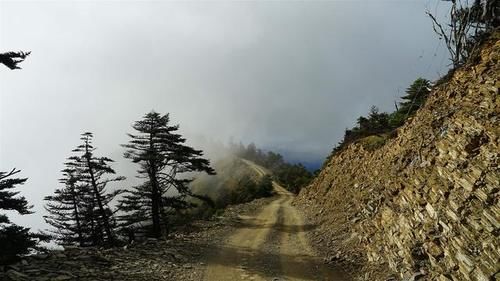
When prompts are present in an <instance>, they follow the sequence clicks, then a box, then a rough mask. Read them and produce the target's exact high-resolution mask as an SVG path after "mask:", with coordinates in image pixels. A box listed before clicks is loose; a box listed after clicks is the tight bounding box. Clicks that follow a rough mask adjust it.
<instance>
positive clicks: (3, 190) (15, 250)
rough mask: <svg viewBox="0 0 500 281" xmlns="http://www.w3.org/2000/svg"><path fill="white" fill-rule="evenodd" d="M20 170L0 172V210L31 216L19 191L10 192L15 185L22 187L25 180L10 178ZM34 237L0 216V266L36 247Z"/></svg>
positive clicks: (26, 230) (26, 229) (24, 229)
mask: <svg viewBox="0 0 500 281" xmlns="http://www.w3.org/2000/svg"><path fill="white" fill-rule="evenodd" d="M19 172H20V170H16V169H12V170H11V171H10V172H0V210H11V211H16V212H17V213H19V214H21V215H27V214H31V213H32V212H31V211H30V209H31V208H32V206H30V205H28V201H27V200H26V198H25V197H23V196H18V195H19V191H10V189H13V188H15V187H16V186H17V185H22V184H24V183H25V182H26V180H27V178H11V176H13V175H15V174H17V173H19ZM35 238H36V235H34V234H32V233H30V232H29V228H26V227H22V226H18V225H15V224H13V223H11V222H10V220H9V218H8V217H7V215H5V214H0V264H5V263H8V262H11V261H13V260H15V259H16V258H17V257H18V256H19V255H23V254H27V253H28V252H29V250H30V249H31V248H33V247H35V246H36V244H37V241H36V239H35Z"/></svg>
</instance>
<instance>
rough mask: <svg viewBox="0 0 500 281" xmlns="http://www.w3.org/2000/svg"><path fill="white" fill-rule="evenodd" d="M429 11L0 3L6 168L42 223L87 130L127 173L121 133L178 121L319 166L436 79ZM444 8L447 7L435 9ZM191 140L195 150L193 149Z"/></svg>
mask: <svg viewBox="0 0 500 281" xmlns="http://www.w3.org/2000/svg"><path fill="white" fill-rule="evenodd" d="M445 6H446V3H443V2H438V1H433V0H428V1H406V0H405V1H330V2H328V1H321V2H311V1H304V2H288V1H273V2H264V1H261V2H208V1H206V2H198V1H191V2H161V1H155V2H146V1H134V2H115V1H113V2H101V1H95V2H94V1H93V2H86V1H79V2H69V1H60V2H39V1H37V2H22V1H13V2H5V1H0V52H2V51H15V50H29V51H32V55H31V56H29V57H28V58H27V60H26V61H25V62H24V63H22V65H21V66H22V67H23V69H22V70H16V71H11V70H9V69H7V68H6V67H3V65H0V169H1V170H9V169H11V168H12V167H17V168H19V169H22V174H21V175H22V176H26V177H29V181H28V182H27V183H26V184H25V186H24V187H23V188H22V192H23V194H24V195H26V197H27V198H28V199H29V201H30V202H31V203H32V204H34V205H35V211H37V212H38V213H36V214H34V215H30V216H24V217H22V218H16V221H18V222H21V223H23V224H27V225H32V226H34V227H39V226H40V225H41V215H42V214H43V213H41V210H42V209H43V203H42V198H43V197H44V196H45V195H48V194H51V193H52V192H53V190H54V189H55V188H56V187H57V186H58V185H57V179H58V178H59V177H60V172H59V171H60V170H61V169H62V168H63V166H62V163H63V162H64V161H65V158H66V157H68V156H69V155H70V151H71V149H73V148H74V147H75V146H76V145H78V144H79V134H80V133H81V132H83V131H92V132H94V134H95V144H96V146H97V147H98V151H97V152H98V154H101V155H107V156H111V157H112V158H114V159H115V160H117V161H118V162H119V163H117V165H115V167H116V170H117V172H118V173H119V174H120V175H125V176H128V177H130V178H132V177H133V176H134V174H133V170H134V167H132V166H130V165H128V164H127V163H128V162H126V161H125V160H123V158H122V154H123V149H122V148H121V147H120V146H119V144H122V143H125V142H126V141H127V137H126V135H125V133H126V132H131V128H130V125H131V123H132V122H133V121H134V120H137V119H139V118H140V117H142V116H143V115H144V113H146V112H148V111H150V110H152V109H154V110H156V111H158V112H161V113H167V112H170V113H171V116H172V119H173V121H174V122H175V123H180V125H181V130H182V132H183V133H184V134H185V135H186V136H187V137H188V138H189V139H191V140H197V139H199V138H203V137H204V138H207V139H212V140H216V141H223V142H227V140H229V138H231V137H232V138H233V139H234V140H236V141H239V140H241V141H243V142H245V143H248V142H251V141H253V142H255V143H256V144H257V145H258V146H259V147H262V148H267V149H274V150H277V151H281V152H286V156H287V157H288V158H289V159H292V160H302V161H307V162H321V161H322V160H323V159H324V157H326V156H327V154H328V153H329V151H330V150H331V149H332V148H333V146H334V145H335V144H336V143H337V142H338V141H339V140H340V138H341V137H342V135H343V132H344V129H345V128H346V127H351V126H352V125H353V124H354V122H355V120H356V118H357V117H358V116H359V115H362V114H365V113H366V112H367V111H368V110H369V108H370V106H371V105H376V106H378V107H379V108H380V109H382V110H393V108H394V100H396V99H397V97H398V96H401V95H402V94H403V92H404V89H405V88H406V87H407V86H408V85H409V84H410V83H411V82H412V81H413V80H414V79H415V78H417V77H419V76H422V77H425V78H429V79H435V78H437V77H438V75H439V73H440V74H443V73H444V72H445V71H446V69H447V65H448V61H447V58H446V50H445V48H444V46H443V44H442V43H440V41H439V40H438V39H437V36H436V35H435V34H434V33H433V31H432V26H431V22H430V20H429V19H428V18H427V17H426V15H425V13H424V12H425V10H426V9H430V10H431V11H434V10H435V9H438V11H440V10H441V11H445V8H446V7H445ZM439 9H440V10H439ZM192 143H196V141H192Z"/></svg>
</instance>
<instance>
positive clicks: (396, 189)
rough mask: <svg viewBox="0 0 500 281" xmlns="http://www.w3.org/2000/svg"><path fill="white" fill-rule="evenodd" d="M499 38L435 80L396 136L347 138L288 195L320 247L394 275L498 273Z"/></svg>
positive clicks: (476, 276) (475, 276) (488, 276)
mask: <svg viewBox="0 0 500 281" xmlns="http://www.w3.org/2000/svg"><path fill="white" fill-rule="evenodd" d="M499 39H500V34H499V33H496V34H494V35H493V36H492V37H491V39H490V40H489V41H488V42H487V43H486V44H485V46H483V48H482V50H481V53H480V56H479V58H478V61H477V63H475V64H474V65H469V66H466V67H463V68H461V69H459V70H457V71H456V72H455V73H454V74H453V75H452V77H451V79H450V80H449V81H448V82H446V83H442V84H440V85H438V86H435V87H434V90H433V92H432V93H431V95H430V97H429V99H428V101H427V103H426V105H425V106H424V107H423V108H422V109H420V110H419V112H418V113H417V114H416V115H415V116H414V117H413V118H412V119H411V120H409V121H408V122H407V124H406V125H404V126H403V127H402V128H400V129H398V132H397V137H395V138H393V139H391V140H390V141H388V142H387V143H386V144H385V145H384V146H383V147H381V148H380V149H378V150H376V151H367V150H365V149H364V148H363V146H362V145H361V144H357V143H354V144H352V145H350V146H349V147H348V148H347V149H346V150H344V151H343V152H341V153H339V154H337V155H336V156H334V157H332V159H331V160H330V161H329V163H328V164H327V165H326V167H325V168H324V169H323V170H322V172H321V173H320V174H319V176H318V177H317V178H316V180H315V181H314V182H313V183H312V184H311V185H310V186H309V187H308V188H305V189H303V190H302V192H301V193H300V195H299V197H298V198H297V199H296V202H295V203H296V204H297V205H299V206H302V207H303V209H304V211H305V212H306V213H307V214H308V216H309V218H310V219H311V220H313V221H314V222H316V223H318V224H321V227H319V228H318V230H317V233H316V235H317V236H318V237H321V239H324V240H325V242H324V245H327V244H328V243H330V244H331V245H332V246H331V247H329V248H328V250H327V251H330V253H329V254H331V255H332V256H335V253H336V252H337V251H339V249H340V250H346V251H348V252H349V251H351V255H354V256H356V255H357V256H358V257H359V258H360V259H361V261H362V262H363V263H366V264H368V265H375V266H378V267H382V268H383V267H384V266H387V267H388V268H390V269H392V270H393V271H394V272H396V273H397V274H396V275H395V276H396V277H397V278H398V279H399V278H401V279H405V280H408V279H418V278H423V279H425V280H443V281H445V280H484V281H486V280H499V279H500V273H499V271H500V262H499V261H500V239H499V236H500V203H499V198H500V196H499V191H500V95H499V92H498V88H499V86H500V75H499V74H500V65H499V58H500V41H499ZM318 239H319V238H318ZM373 278H374V277H373V276H370V273H366V275H364V276H362V277H361V279H366V280H375V279H373Z"/></svg>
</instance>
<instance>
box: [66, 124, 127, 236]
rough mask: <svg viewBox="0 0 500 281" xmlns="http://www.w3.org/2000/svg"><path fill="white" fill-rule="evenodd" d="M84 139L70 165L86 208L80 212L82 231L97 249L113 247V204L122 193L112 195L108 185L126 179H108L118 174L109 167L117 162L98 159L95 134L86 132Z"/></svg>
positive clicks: (104, 158) (117, 191)
mask: <svg viewBox="0 0 500 281" xmlns="http://www.w3.org/2000/svg"><path fill="white" fill-rule="evenodd" d="M81 136H82V137H81V140H82V142H83V143H82V144H81V145H79V146H78V147H77V148H76V149H74V150H73V152H76V153H77V155H74V156H71V157H69V160H70V161H69V162H68V163H67V165H68V168H70V169H73V170H74V171H75V174H74V177H75V178H76V179H77V180H76V183H77V184H78V185H79V186H80V190H79V192H78V193H79V194H78V196H79V200H80V203H81V205H82V208H81V211H80V212H79V218H81V223H82V225H81V229H82V231H83V230H85V231H86V233H85V236H87V237H89V240H90V241H92V242H91V243H92V244H93V245H113V244H114V243H115V237H114V227H115V222H114V218H113V212H112V211H111V209H110V207H109V203H110V202H111V201H112V200H113V199H114V198H115V197H116V196H117V195H118V194H119V193H120V192H121V190H119V189H118V190H115V191H114V192H108V191H107V189H106V185H107V184H108V183H109V182H113V181H121V180H124V179H125V177H112V178H105V176H106V175H114V174H115V171H114V170H113V169H112V168H111V167H110V165H109V164H110V163H112V162H114V161H113V160H111V159H110V158H107V157H97V156H94V151H95V149H96V148H95V147H93V145H92V138H93V135H92V133H89V132H86V133H83V134H82V135H81ZM77 207H78V206H77ZM80 215H81V216H80ZM67 219H69V218H67Z"/></svg>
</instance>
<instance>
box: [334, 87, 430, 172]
mask: <svg viewBox="0 0 500 281" xmlns="http://www.w3.org/2000/svg"><path fill="white" fill-rule="evenodd" d="M431 88H432V85H431V82H430V81H429V80H427V79H424V78H418V79H417V80H415V81H414V82H413V83H412V84H411V85H410V87H408V88H407V89H406V95H404V96H402V97H401V99H402V101H401V102H400V103H399V106H396V111H394V112H392V113H387V112H379V110H378V108H377V107H375V106H373V107H372V108H371V109H370V113H369V114H368V116H360V117H359V118H358V119H357V121H356V124H357V125H356V126H354V127H353V128H351V129H347V130H346V131H345V134H344V138H343V139H342V141H340V142H339V144H338V145H337V146H336V147H335V148H334V149H333V151H332V153H331V154H330V156H329V157H328V158H327V159H326V161H325V163H327V162H328V161H329V159H330V158H331V157H332V156H333V155H335V154H336V153H338V152H340V151H342V150H343V149H344V148H345V147H347V146H348V145H349V144H351V143H354V142H357V141H359V142H360V143H361V144H362V145H363V146H364V147H365V149H367V150H374V149H377V148H379V147H381V146H382V145H384V143H385V142H386V140H387V139H389V138H391V137H395V136H396V134H397V131H396V129H397V128H399V127H401V126H402V125H403V124H404V123H405V122H406V120H408V119H409V118H410V117H412V116H413V115H415V113H416V112H417V110H418V109H419V108H420V107H422V106H423V105H424V103H425V101H426V100H427V97H428V96H429V93H430V91H431Z"/></svg>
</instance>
